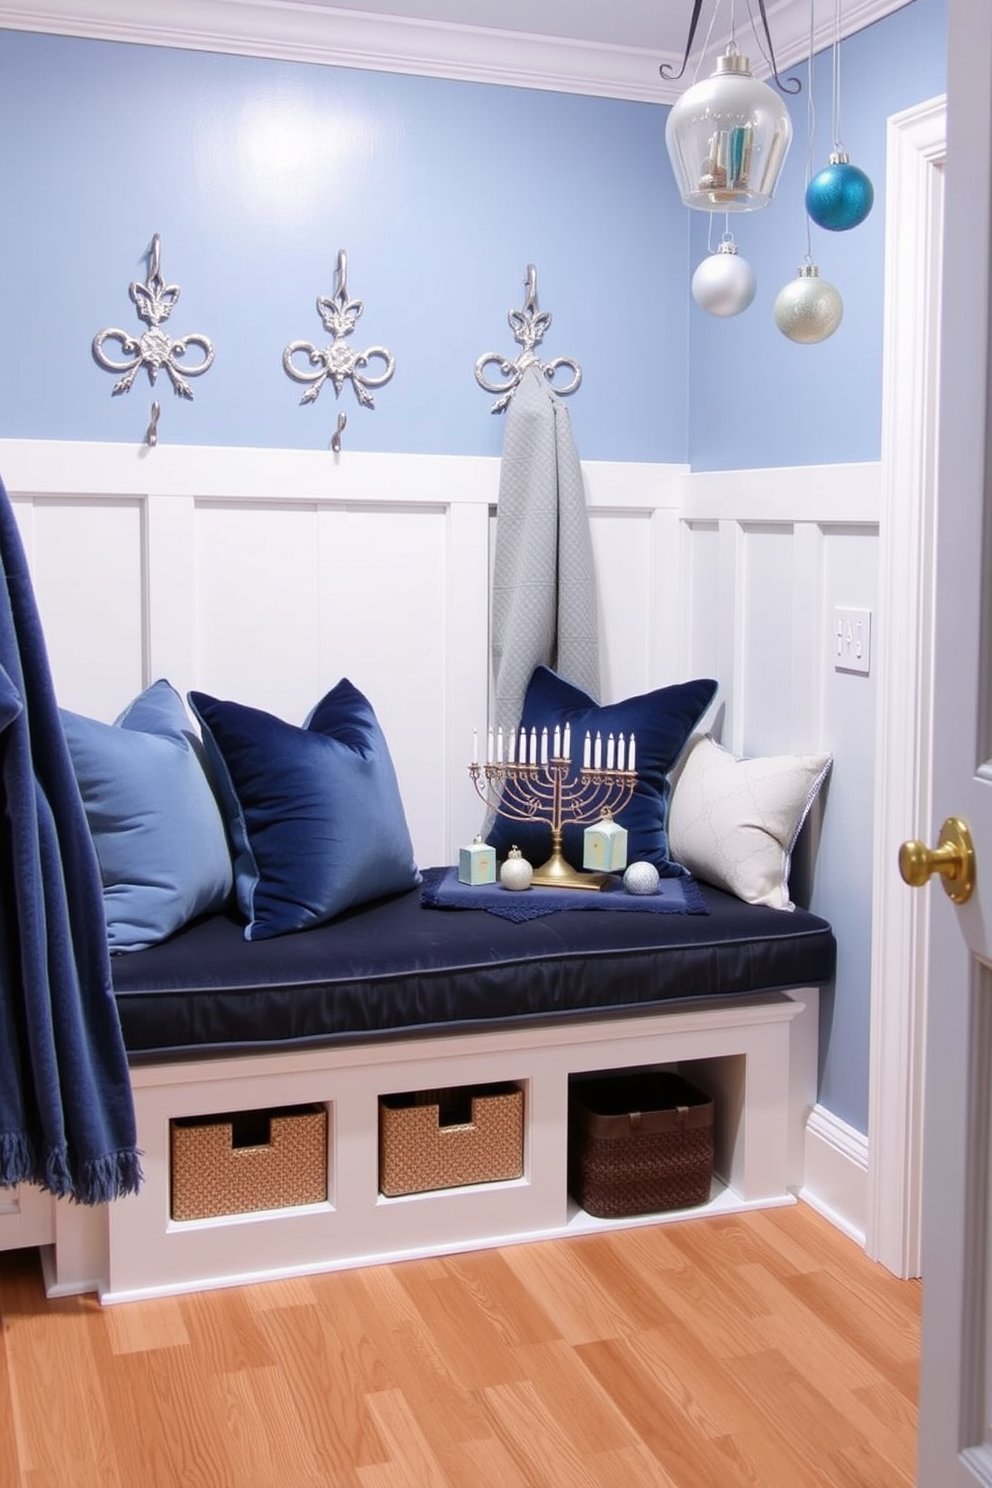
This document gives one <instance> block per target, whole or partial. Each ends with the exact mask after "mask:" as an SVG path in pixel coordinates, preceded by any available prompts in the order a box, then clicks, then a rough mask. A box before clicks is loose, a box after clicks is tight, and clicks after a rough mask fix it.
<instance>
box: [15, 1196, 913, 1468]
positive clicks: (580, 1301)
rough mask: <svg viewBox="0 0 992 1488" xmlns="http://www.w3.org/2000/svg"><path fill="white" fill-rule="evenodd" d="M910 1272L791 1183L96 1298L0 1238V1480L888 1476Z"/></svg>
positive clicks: (906, 1382)
mask: <svg viewBox="0 0 992 1488" xmlns="http://www.w3.org/2000/svg"><path fill="white" fill-rule="evenodd" d="M920 1298H921V1287H920V1285H919V1284H918V1283H914V1282H900V1281H896V1280H895V1279H894V1278H893V1277H891V1276H890V1275H889V1274H888V1272H886V1271H885V1270H883V1269H882V1268H881V1267H879V1266H876V1265H873V1264H872V1263H870V1262H869V1261H867V1260H866V1259H865V1257H864V1255H863V1253H862V1252H861V1251H860V1250H859V1249H858V1247H857V1246H856V1245H854V1244H853V1243H852V1242H850V1241H848V1240H846V1239H845V1238H844V1237H843V1236H842V1235H840V1234H839V1233H838V1232H837V1231H836V1230H834V1229H833V1228H832V1227H831V1226H830V1225H828V1224H827V1223H826V1222H825V1221H824V1220H822V1219H821V1218H820V1217H819V1216H818V1215H816V1214H815V1213H813V1211H812V1210H810V1209H808V1208H807V1207H806V1206H804V1205H801V1204H799V1205H795V1206H793V1207H790V1208H784V1209H771V1210H764V1211H761V1212H757V1213H752V1214H747V1215H736V1216H723V1217H710V1218H706V1217H700V1218H697V1219H692V1220H688V1221H686V1222H684V1223H682V1222H680V1223H677V1224H676V1223H672V1224H665V1225H657V1226H649V1227H645V1228H638V1229H630V1230H617V1231H613V1232H610V1233H606V1234H603V1235H595V1236H583V1237H576V1238H575V1239H572V1240H563V1241H548V1242H543V1243H531V1244H526V1245H518V1246H510V1247H506V1248H505V1249H501V1250H490V1251H479V1252H475V1253H472V1254H468V1255H462V1256H454V1257H449V1258H446V1259H443V1260H426V1261H409V1262H406V1263H404V1264H402V1265H395V1266H375V1267H369V1268H367V1269H364V1270H358V1271H344V1272H337V1273H335V1274H331V1275H327V1276H319V1277H309V1278H307V1279H305V1280H293V1281H285V1282H273V1283H266V1284H264V1285H259V1286H254V1287H245V1288H240V1289H231V1290H226V1291H216V1292H206V1293H199V1294H197V1295H192V1296H187V1297H177V1298H170V1299H167V1300H162V1301H152V1302H137V1303H130V1304H125V1305H122V1306H118V1307H109V1308H105V1309H101V1307H100V1306H99V1304H98V1303H97V1301H96V1299H95V1298H93V1297H77V1298H70V1299H65V1300H62V1301H57V1302H48V1301H46V1300H45V1297H44V1293H43V1290H42V1285H41V1278H40V1269H39V1263H38V1257H37V1253H36V1252H34V1251H15V1252H8V1253H6V1254H4V1255H0V1318H2V1328H3V1332H2V1349H0V1484H2V1485H3V1488H745V1485H747V1488H833V1485H836V1488H901V1485H907V1488H908V1485H911V1484H912V1483H913V1478H914V1461H915V1435H916V1387H917V1366H918V1359H919V1314H920Z"/></svg>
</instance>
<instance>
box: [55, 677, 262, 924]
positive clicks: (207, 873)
mask: <svg viewBox="0 0 992 1488" xmlns="http://www.w3.org/2000/svg"><path fill="white" fill-rule="evenodd" d="M60 711H61V716H62V726H63V728H64V730H65V736H66V740H67V742H68V745H69V753H70V755H71V756H72V763H73V768H74V770H75V774H76V779H77V781H78V782H79V789H80V793H81V795H82V798H83V805H84V806H85V808H86V819H87V822H88V823H89V828H90V833H91V835H92V837H93V843H94V846H95V848H96V855H97V858H98V860H99V863H100V873H101V877H102V879H103V901H104V907H105V910H106V915H107V937H108V940H109V943H110V949H111V951H112V952H116V951H140V950H144V949H145V948H146V947H147V946H150V945H155V944H156V943H157V942H158V941H160V940H165V939H166V937H167V936H169V935H172V934H173V933H174V931H176V930H179V929H181V928H182V926H183V925H185V924H186V923H187V922H188V921H189V920H192V919H195V918H196V917H197V916H198V915H202V914H207V913H210V912H211V911H214V910H219V909H222V908H223V907H224V906H225V904H226V902H227V900H228V898H229V896H230V893H231V888H232V884H233V874H232V870H231V850H230V847H229V846H228V842H227V835H226V833H225V830H224V820H223V817H222V816H221V813H220V808H219V806H218V804H217V800H216V798H215V796H214V793H213V790H212V788H211V785H210V782H209V780H208V779H207V775H206V773H205V771H204V767H203V763H202V761H201V759H200V756H199V754H198V752H197V750H198V741H197V740H196V735H195V732H194V730H193V726H192V724H191V722H190V719H189V715H188V714H187V712H186V708H185V706H184V704H183V700H182V698H181V697H180V696H179V694H178V693H177V692H176V690H175V688H173V687H172V686H171V685H170V684H169V683H168V682H166V681H164V680H162V681H158V682H153V683H152V685H151V686H150V687H149V688H147V689H146V690H145V691H144V692H143V693H141V694H140V696H139V697H137V698H136V699H135V700H134V702H133V703H132V704H131V705H130V707H128V708H126V709H125V711H124V712H123V713H122V714H121V716H120V717H119V718H118V719H117V720H116V722H115V723H99V722H97V720H96V719H94V718H84V717H83V716H82V715H81V714H79V713H71V712H69V711H68V710H67V709H64V708H63V709H61V710H60Z"/></svg>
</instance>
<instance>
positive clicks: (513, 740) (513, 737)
mask: <svg viewBox="0 0 992 1488" xmlns="http://www.w3.org/2000/svg"><path fill="white" fill-rule="evenodd" d="M509 750H510V758H509V761H508V763H509V764H511V765H513V764H516V760H517V731H516V729H511V730H510V743H509Z"/></svg>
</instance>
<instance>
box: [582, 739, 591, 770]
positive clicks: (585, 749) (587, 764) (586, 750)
mask: <svg viewBox="0 0 992 1488" xmlns="http://www.w3.org/2000/svg"><path fill="white" fill-rule="evenodd" d="M582 768H583V770H591V769H592V735H591V734H590V732H589V730H588V729H586V738H585V743H584V744H583V746H582Z"/></svg>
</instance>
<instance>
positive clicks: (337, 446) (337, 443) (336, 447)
mask: <svg viewBox="0 0 992 1488" xmlns="http://www.w3.org/2000/svg"><path fill="white" fill-rule="evenodd" d="M347 422H348V415H347V414H346V413H339V414H338V426H337V428H336V429H335V430H334V433H333V434H332V435H331V449H332V450H333V451H334V453H335V454H336V455H339V454H340V453H341V435H342V434H343V433H344V430H345V425H346V424H347Z"/></svg>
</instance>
